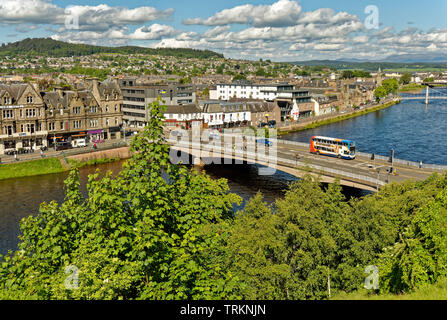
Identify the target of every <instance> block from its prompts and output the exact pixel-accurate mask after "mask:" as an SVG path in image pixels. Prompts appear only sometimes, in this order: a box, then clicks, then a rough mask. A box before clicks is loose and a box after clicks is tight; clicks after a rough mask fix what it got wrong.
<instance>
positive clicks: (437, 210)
mask: <svg viewBox="0 0 447 320" xmlns="http://www.w3.org/2000/svg"><path fill="white" fill-rule="evenodd" d="M446 226H447V189H444V190H443V191H442V192H440V193H439V195H438V196H437V197H436V199H434V200H433V201H431V202H430V203H428V204H427V205H426V206H425V207H423V208H422V209H421V210H419V211H418V212H417V213H416V215H415V216H414V217H413V219H412V221H411V223H410V225H409V226H408V227H407V228H406V229H405V231H404V232H402V233H401V234H400V238H399V241H398V242H397V243H396V244H394V245H393V246H392V247H389V248H387V250H386V251H385V253H384V254H383V255H382V259H381V270H382V274H383V276H382V287H381V290H382V292H385V293H389V292H392V293H402V292H410V291H414V290H416V289H419V288H422V287H423V286H425V285H427V284H434V283H436V281H438V279H441V278H445V277H446V276H447V228H446Z"/></svg>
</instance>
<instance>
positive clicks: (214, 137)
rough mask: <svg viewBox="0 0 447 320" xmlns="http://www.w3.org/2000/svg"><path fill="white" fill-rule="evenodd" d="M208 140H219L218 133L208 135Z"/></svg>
mask: <svg viewBox="0 0 447 320" xmlns="http://www.w3.org/2000/svg"><path fill="white" fill-rule="evenodd" d="M210 139H213V140H220V135H219V134H218V133H210Z"/></svg>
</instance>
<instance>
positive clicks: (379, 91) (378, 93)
mask: <svg viewBox="0 0 447 320" xmlns="http://www.w3.org/2000/svg"><path fill="white" fill-rule="evenodd" d="M387 95H388V91H387V90H386V89H385V87H384V86H378V87H377V88H376V90H374V96H375V97H376V101H377V102H379V101H380V100H381V99H382V98H385V97H386V96H387Z"/></svg>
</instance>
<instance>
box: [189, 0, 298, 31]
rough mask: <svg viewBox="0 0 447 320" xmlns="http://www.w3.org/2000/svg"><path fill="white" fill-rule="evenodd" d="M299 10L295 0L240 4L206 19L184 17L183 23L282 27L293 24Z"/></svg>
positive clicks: (295, 21)
mask: <svg viewBox="0 0 447 320" xmlns="http://www.w3.org/2000/svg"><path fill="white" fill-rule="evenodd" d="M301 10H302V8H301V6H300V5H299V4H298V3H297V2H296V1H290V0H279V1H278V2H276V3H274V4H272V5H258V6H254V5H251V4H246V5H241V6H237V7H234V8H231V9H225V10H222V11H220V12H218V13H216V14H215V15H214V16H212V17H209V18H207V19H202V18H194V19H186V20H184V21H183V23H184V24H186V25H191V24H201V25H207V26H223V25H228V24H249V25H252V26H254V27H265V26H274V27H282V26H291V25H295V24H296V23H297V20H298V18H299V16H300V13H301Z"/></svg>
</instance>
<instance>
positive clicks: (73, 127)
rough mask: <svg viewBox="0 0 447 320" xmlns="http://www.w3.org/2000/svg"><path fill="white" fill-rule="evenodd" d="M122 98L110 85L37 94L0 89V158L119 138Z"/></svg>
mask: <svg viewBox="0 0 447 320" xmlns="http://www.w3.org/2000/svg"><path fill="white" fill-rule="evenodd" d="M121 125H122V95H121V91H120V89H119V86H118V84H117V83H114V82H113V81H105V82H103V83H99V81H96V80H95V81H93V82H92V83H91V88H90V89H85V90H62V88H55V89H54V90H53V91H51V92H38V91H37V90H36V88H35V87H34V86H33V85H30V84H0V154H4V153H5V152H7V151H10V150H11V151H12V150H20V149H29V150H30V149H32V150H38V149H40V148H42V147H52V146H54V144H55V143H57V142H65V141H67V142H71V141H72V140H74V139H81V138H83V139H86V142H103V141H105V140H111V139H120V138H121V134H120V130H121Z"/></svg>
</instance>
